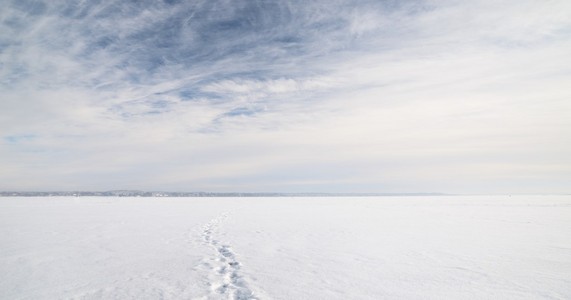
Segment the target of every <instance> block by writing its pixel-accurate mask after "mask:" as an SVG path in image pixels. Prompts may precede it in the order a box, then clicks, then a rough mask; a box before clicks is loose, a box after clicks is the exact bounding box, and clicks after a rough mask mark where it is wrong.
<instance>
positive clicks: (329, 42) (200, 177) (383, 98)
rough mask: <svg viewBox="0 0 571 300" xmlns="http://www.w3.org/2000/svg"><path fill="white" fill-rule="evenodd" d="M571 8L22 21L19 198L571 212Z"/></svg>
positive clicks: (187, 13)
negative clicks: (77, 194) (45, 193)
mask: <svg viewBox="0 0 571 300" xmlns="http://www.w3.org/2000/svg"><path fill="white" fill-rule="evenodd" d="M570 15H571V6H570V5H569V3H568V1H550V2H548V3H544V2H537V1H503V2H502V3H497V2H491V1H483V0H482V1H472V2H470V3H466V2H465V1H367V0H363V1H361V0H336V1H309V2H307V1H303V2H302V1H286V0H283V1H162V2H161V1H137V2H131V1H110V0H102V1H49V2H48V1H39V0H29V1H11V2H9V3H8V5H6V7H5V9H3V10H2V11H1V12H0V95H1V98H2V100H1V101H0V137H1V139H0V166H1V168H0V169H1V170H0V182H2V183H1V184H0V189H10V190H18V189H36V190H41V189H53V188H56V189H89V190H94V189H113V188H136V189H171V190H181V191H182V190H212V191H292V192H295V191H316V192H320V191H324V192H327V191H340V192H348V191H363V192H418V191H442V192H459V193H462V192H464V193H486V192H502V193H504V192H506V193H510V192H511V193H516V192H522V193H535V192H558V193H559V192H569V191H568V186H566V185H565V184H564V183H565V182H568V180H569V179H571V161H570V160H569V156H568V154H567V153H571V140H570V138H569V137H571V132H570V131H571V130H570V128H571V124H570V123H571V122H570V121H568V119H571V118H569V116H570V115H571V104H570V102H569V101H568V99H569V97H570V96H571V95H570V92H569V89H568V88H566V87H567V86H569V84H571V59H569V55H568V53H569V52H570V50H571V39H570V35H571V21H570V20H571V18H569V16H570Z"/></svg>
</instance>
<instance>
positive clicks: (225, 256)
mask: <svg viewBox="0 0 571 300" xmlns="http://www.w3.org/2000/svg"><path fill="white" fill-rule="evenodd" d="M227 217H228V214H227V213H223V214H221V215H220V216H219V217H216V218H214V219H212V220H210V222H208V223H207V224H205V225H204V226H203V231H202V240H203V242H204V243H205V244H206V245H208V246H210V247H212V248H213V249H214V250H215V252H214V255H213V257H206V258H205V259H204V263H203V265H204V266H206V267H207V268H208V269H209V271H210V275H209V280H210V281H209V285H210V288H211V293H212V295H211V296H212V297H211V298H218V299H232V300H253V299H258V298H257V297H255V296H254V292H253V291H252V290H250V288H249V287H248V284H247V283H246V280H245V279H244V277H243V276H241V275H240V272H239V271H240V267H241V265H242V264H241V263H240V262H239V261H238V260H237V258H236V255H235V254H234V252H233V250H232V247H231V246H230V245H228V244H223V243H221V242H219V241H218V240H216V239H214V238H213V234H214V233H215V232H217V231H218V228H219V226H220V225H221V224H222V223H223V222H224V221H225V220H226V218H227Z"/></svg>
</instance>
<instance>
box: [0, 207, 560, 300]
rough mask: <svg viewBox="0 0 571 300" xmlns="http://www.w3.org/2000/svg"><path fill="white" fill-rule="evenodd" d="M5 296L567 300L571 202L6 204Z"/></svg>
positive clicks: (0, 231)
mask: <svg viewBox="0 0 571 300" xmlns="http://www.w3.org/2000/svg"><path fill="white" fill-rule="evenodd" d="M0 270H1V272H0V298H1V299H296V300H298V299H571V196H514V197H507V196H470V197H468V196H462V197H456V196H443V197H356V198H0Z"/></svg>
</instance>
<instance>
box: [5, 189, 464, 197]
mask: <svg viewBox="0 0 571 300" xmlns="http://www.w3.org/2000/svg"><path fill="white" fill-rule="evenodd" d="M371 196H454V195H453V194H444V193H238V192H228V193H216V192H147V191H124V190H121V191H104V192H88V191H71V192H70V191H63V192H62V191H59V192H0V197H371Z"/></svg>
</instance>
